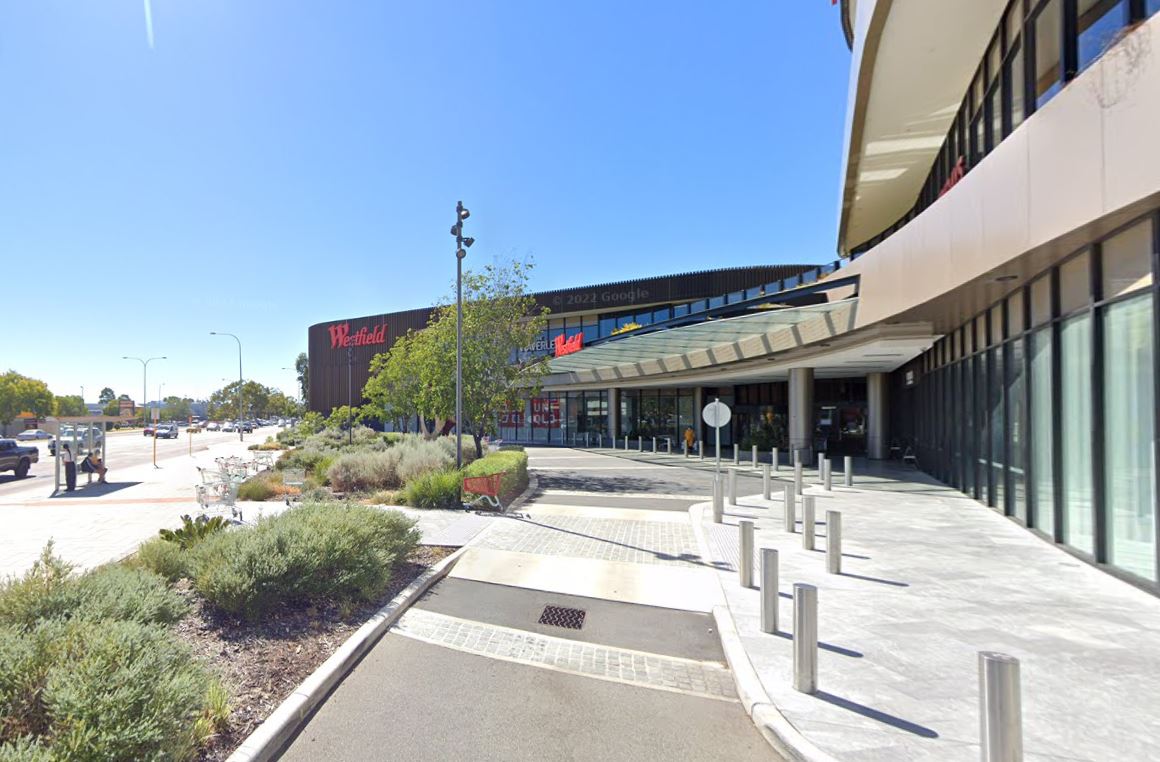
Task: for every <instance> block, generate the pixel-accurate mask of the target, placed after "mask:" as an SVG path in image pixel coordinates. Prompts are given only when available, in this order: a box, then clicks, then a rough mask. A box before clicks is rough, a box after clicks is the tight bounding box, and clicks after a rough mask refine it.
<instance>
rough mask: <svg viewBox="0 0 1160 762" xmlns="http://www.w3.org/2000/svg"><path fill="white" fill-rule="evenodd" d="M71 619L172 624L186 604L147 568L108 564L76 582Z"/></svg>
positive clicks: (183, 614)
mask: <svg viewBox="0 0 1160 762" xmlns="http://www.w3.org/2000/svg"><path fill="white" fill-rule="evenodd" d="M75 596H76V597H75V605H74V608H73V611H72V617H73V618H74V619H84V620H91V621H101V620H105V619H117V620H122V621H127V622H142V623H153V622H156V623H161V624H171V623H173V622H176V621H177V620H179V619H181V618H182V617H183V616H185V614H186V613H187V612H188V611H189V604H187V603H186V602H185V600H184V599H183V598H182V597H181V596H180V595H178V594H177V593H175V592H173V591H172V590H170V589H169V587H168V585H166V584H165V579H164V578H162V577H160V576H158V575H157V574H154V573H153V572H151V571H148V570H146V569H134V568H130V567H127V566H122V565H120V564H110V565H108V566H102V567H100V568H98V569H94V570H93V571H91V572H89V573H88V574H85V575H84V576H82V577H80V578H79V579H78V580H77V581H76V587H75Z"/></svg>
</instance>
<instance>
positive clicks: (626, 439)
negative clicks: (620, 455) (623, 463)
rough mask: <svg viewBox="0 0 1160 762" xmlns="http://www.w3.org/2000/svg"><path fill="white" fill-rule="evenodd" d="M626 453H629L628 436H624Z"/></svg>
mask: <svg viewBox="0 0 1160 762" xmlns="http://www.w3.org/2000/svg"><path fill="white" fill-rule="evenodd" d="M624 451H625V452H628V434H625V435H624Z"/></svg>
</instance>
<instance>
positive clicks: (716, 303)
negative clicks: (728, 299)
mask: <svg viewBox="0 0 1160 762" xmlns="http://www.w3.org/2000/svg"><path fill="white" fill-rule="evenodd" d="M723 306H725V297H723V296H714V297H710V299H709V309H713V308H714V307H723Z"/></svg>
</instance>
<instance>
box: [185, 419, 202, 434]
mask: <svg viewBox="0 0 1160 762" xmlns="http://www.w3.org/2000/svg"><path fill="white" fill-rule="evenodd" d="M185 430H186V431H188V432H189V433H190V434H200V433H201V432H202V424H201V422H200V421H194V422H193V423H191V424H189V425H188V426H186V427H185Z"/></svg>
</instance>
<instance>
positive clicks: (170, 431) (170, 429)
mask: <svg viewBox="0 0 1160 762" xmlns="http://www.w3.org/2000/svg"><path fill="white" fill-rule="evenodd" d="M177 434H178V432H177V427H176V426H174V425H173V424H172V423H170V424H165V425H162V426H158V427H157V433H155V434H154V435H153V436H154V437H156V438H157V439H177Z"/></svg>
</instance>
